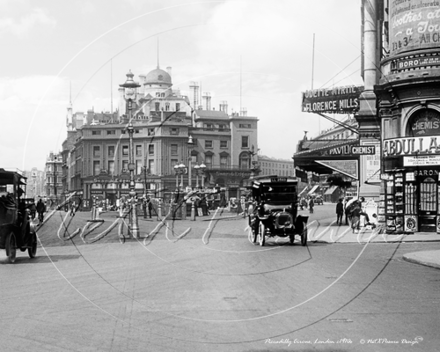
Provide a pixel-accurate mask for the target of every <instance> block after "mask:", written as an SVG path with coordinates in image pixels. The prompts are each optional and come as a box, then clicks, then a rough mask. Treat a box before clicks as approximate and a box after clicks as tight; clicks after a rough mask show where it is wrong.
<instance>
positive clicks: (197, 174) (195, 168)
mask: <svg viewBox="0 0 440 352" xmlns="http://www.w3.org/2000/svg"><path fill="white" fill-rule="evenodd" d="M194 170H195V171H196V188H197V189H198V188H199V170H200V165H198V164H196V165H194Z"/></svg>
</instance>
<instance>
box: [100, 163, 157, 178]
mask: <svg viewBox="0 0 440 352" xmlns="http://www.w3.org/2000/svg"><path fill="white" fill-rule="evenodd" d="M106 166H107V168H106V171H107V172H108V174H110V175H113V174H114V173H115V161H114V160H109V161H107V165H106ZM121 166H122V167H121V169H122V170H123V171H126V172H128V160H122V164H121ZM101 169H103V167H102V166H101V161H99V160H95V161H93V175H94V176H97V175H99V174H100V173H101ZM144 172H147V173H149V174H153V175H154V174H156V169H155V164H154V160H148V168H147V170H145V169H144V162H143V161H142V160H136V161H135V173H136V175H140V174H142V173H144Z"/></svg>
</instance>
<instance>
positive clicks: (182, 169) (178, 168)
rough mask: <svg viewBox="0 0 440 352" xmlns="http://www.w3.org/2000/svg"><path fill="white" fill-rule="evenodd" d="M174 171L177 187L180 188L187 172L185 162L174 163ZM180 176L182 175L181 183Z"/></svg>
mask: <svg viewBox="0 0 440 352" xmlns="http://www.w3.org/2000/svg"><path fill="white" fill-rule="evenodd" d="M174 172H175V173H176V189H177V190H180V188H183V175H184V174H186V172H187V167H186V166H185V164H184V163H180V164H179V165H174ZM179 176H180V177H181V181H180V185H179Z"/></svg>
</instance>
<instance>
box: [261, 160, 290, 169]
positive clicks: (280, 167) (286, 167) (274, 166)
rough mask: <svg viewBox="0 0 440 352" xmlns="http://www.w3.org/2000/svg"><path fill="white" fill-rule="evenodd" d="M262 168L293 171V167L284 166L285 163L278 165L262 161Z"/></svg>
mask: <svg viewBox="0 0 440 352" xmlns="http://www.w3.org/2000/svg"><path fill="white" fill-rule="evenodd" d="M261 166H262V167H267V168H272V169H292V168H293V165H292V163H290V164H284V163H277V162H269V161H261Z"/></svg>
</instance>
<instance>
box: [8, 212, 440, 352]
mask: <svg viewBox="0 0 440 352" xmlns="http://www.w3.org/2000/svg"><path fill="white" fill-rule="evenodd" d="M317 208H319V207H317ZM316 216H319V214H318V215H316ZM64 217H65V213H63V212H58V213H56V214H54V216H52V217H51V218H50V219H49V221H48V222H47V223H46V224H45V225H44V226H43V227H42V228H41V229H40V230H39V239H40V246H39V248H38V258H36V259H33V260H31V259H30V258H28V257H27V256H26V254H25V253H19V254H18V258H17V262H16V264H14V265H6V264H4V265H0V276H1V278H2V285H1V289H0V297H1V301H0V302H1V303H0V308H1V312H2V319H1V322H0V341H1V343H2V348H1V350H2V351H179V352H180V351H228V352H230V351H435V350H436V349H437V347H438V344H439V342H440V340H439V337H438V326H439V323H440V318H439V317H440V314H439V313H440V312H439V310H440V308H439V307H440V304H439V303H440V298H439V297H440V296H439V294H438V288H439V285H438V283H439V282H440V271H439V270H437V269H433V268H428V267H424V266H420V265H415V264H412V263H408V262H406V261H404V260H403V259H402V257H403V255H404V254H406V253H409V252H414V251H419V250H428V249H440V243H438V242H434V243H401V242H393V243H383V244H381V243H366V244H365V243H363V244H359V243H356V242H354V243H344V244H328V243H321V242H315V243H309V246H308V247H302V246H301V245H299V243H297V244H295V245H293V246H291V245H290V244H288V243H287V240H286V239H283V238H281V239H270V240H269V241H267V246H265V247H260V246H257V245H254V244H252V243H250V242H249V240H248V235H247V232H246V231H244V230H245V227H246V221H245V220H243V219H239V220H221V221H216V222H209V221H205V222H203V221H201V220H198V221H196V222H189V221H185V222H184V221H180V222H175V223H174V224H173V223H172V222H169V223H168V228H162V229H161V230H160V231H159V232H158V233H157V234H155V235H154V234H152V235H150V236H149V237H148V238H146V239H145V240H143V239H140V240H128V241H126V242H125V243H124V244H121V243H120V242H119V239H118V236H117V231H116V230H117V229H116V228H115V229H114V230H112V231H110V232H109V234H108V235H107V236H105V237H103V238H102V239H101V240H99V241H97V242H95V243H90V244H86V243H84V241H83V240H82V239H81V237H80V236H79V235H77V236H75V237H74V238H73V239H72V240H65V238H66V237H67V236H69V235H71V234H73V233H74V230H75V229H76V228H82V227H83V226H84V224H85V220H86V219H87V218H88V214H86V213H80V214H78V215H77V216H75V217H74V218H66V221H65V225H64V226H60V225H61V224H62V220H63V219H64ZM103 217H104V218H105V222H104V224H103V225H101V226H100V227H99V228H98V229H96V230H95V231H94V232H93V233H92V234H90V235H89V236H86V237H85V240H86V242H87V241H89V242H91V241H92V239H93V238H94V237H96V236H97V235H99V233H100V232H102V230H103V229H104V228H105V227H107V226H109V225H110V224H112V223H113V222H114V221H115V220H116V218H115V217H114V214H111V213H108V214H103ZM320 218H321V219H322V218H323V215H322V214H321V216H320ZM311 220H312V219H311ZM69 221H70V223H69ZM157 224H158V222H157V221H151V222H150V221H145V220H141V221H140V227H141V233H142V234H146V233H150V232H151V231H152V230H153V229H154V228H155V227H156V226H157ZM190 226H191V230H190V231H189V232H186V231H187V229H188V228H189V227H190ZM60 229H61V230H60ZM167 229H168V230H167ZM59 230H60V231H59ZM64 230H66V231H64Z"/></svg>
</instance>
